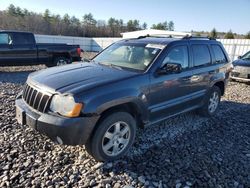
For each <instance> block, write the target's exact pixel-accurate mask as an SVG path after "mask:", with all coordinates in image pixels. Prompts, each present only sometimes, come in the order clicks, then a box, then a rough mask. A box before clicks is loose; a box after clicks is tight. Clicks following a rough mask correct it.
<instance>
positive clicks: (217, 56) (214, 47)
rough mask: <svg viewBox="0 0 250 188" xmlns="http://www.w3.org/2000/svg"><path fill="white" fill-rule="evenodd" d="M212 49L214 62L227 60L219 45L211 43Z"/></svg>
mask: <svg viewBox="0 0 250 188" xmlns="http://www.w3.org/2000/svg"><path fill="white" fill-rule="evenodd" d="M212 50H213V53H214V56H215V62H216V63H225V62H226V61H227V59H226V56H225V54H224V53H223V51H222V49H221V47H220V46H219V45H212Z"/></svg>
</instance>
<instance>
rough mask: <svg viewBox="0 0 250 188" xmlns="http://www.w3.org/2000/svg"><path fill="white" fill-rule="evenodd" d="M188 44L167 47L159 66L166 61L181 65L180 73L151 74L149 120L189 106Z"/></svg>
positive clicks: (190, 75)
mask: <svg viewBox="0 0 250 188" xmlns="http://www.w3.org/2000/svg"><path fill="white" fill-rule="evenodd" d="M189 61H190V58H189V46H188V43H187V42H183V43H181V44H176V45H174V46H172V47H169V48H168V50H167V51H166V53H165V55H164V57H163V60H162V61H161V63H160V66H159V67H162V66H163V65H164V64H166V63H178V64H181V65H182V69H183V70H182V72H181V73H173V74H166V75H157V74H156V73H155V74H154V73H153V74H152V76H151V85H150V104H149V111H150V121H151V122H156V121H158V120H162V119H164V118H166V117H168V116H171V115H173V114H176V113H179V112H180V111H183V110H185V109H187V108H189V106H190V105H189V103H190V95H192V94H191V93H192V90H191V77H192V70H191V69H190V67H189Z"/></svg>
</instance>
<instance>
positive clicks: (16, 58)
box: [0, 31, 81, 67]
mask: <svg viewBox="0 0 250 188" xmlns="http://www.w3.org/2000/svg"><path fill="white" fill-rule="evenodd" d="M80 54H81V49H80V46H79V45H68V44H55V43H53V44H49V43H36V41H35V37H34V34H33V33H29V32H17V31H0V66H12V65H16V66H19V65H37V64H46V65H47V66H48V67H51V66H56V65H64V64H69V63H71V62H72V61H80V60H81V57H80Z"/></svg>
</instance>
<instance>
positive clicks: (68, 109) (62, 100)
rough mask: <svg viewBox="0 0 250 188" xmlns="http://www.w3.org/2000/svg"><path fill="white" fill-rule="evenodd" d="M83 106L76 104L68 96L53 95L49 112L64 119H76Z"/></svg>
mask: <svg viewBox="0 0 250 188" xmlns="http://www.w3.org/2000/svg"><path fill="white" fill-rule="evenodd" d="M82 107H83V104H82V103H76V102H75V99H74V98H73V97H72V96H70V95H67V96H63V95H54V96H53V97H52V100H51V103H50V110H51V111H53V112H57V113H59V114H61V115H63V116H66V117H77V116H79V115H80V113H81V110H82Z"/></svg>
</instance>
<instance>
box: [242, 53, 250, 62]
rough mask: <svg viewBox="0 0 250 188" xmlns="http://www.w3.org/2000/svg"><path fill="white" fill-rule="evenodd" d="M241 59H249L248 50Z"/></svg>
mask: <svg viewBox="0 0 250 188" xmlns="http://www.w3.org/2000/svg"><path fill="white" fill-rule="evenodd" d="M242 59H243V60H244V59H247V60H249V59H250V52H248V53H246V54H245V55H243V56H242Z"/></svg>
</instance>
